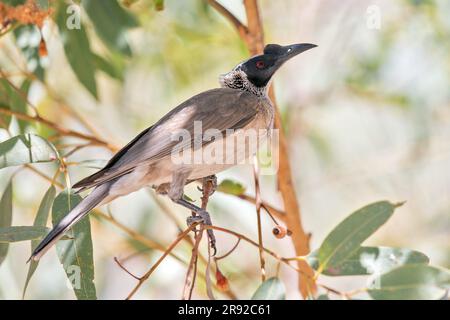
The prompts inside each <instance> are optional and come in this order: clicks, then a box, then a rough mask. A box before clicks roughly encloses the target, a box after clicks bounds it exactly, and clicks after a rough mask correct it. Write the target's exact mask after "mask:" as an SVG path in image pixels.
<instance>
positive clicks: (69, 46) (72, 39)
mask: <svg viewBox="0 0 450 320" xmlns="http://www.w3.org/2000/svg"><path fill="white" fill-rule="evenodd" d="M98 2H102V3H104V2H105V1H98ZM105 3H106V2H105ZM108 3H109V1H108ZM67 8H68V7H67V5H66V4H61V5H60V6H59V8H58V12H57V15H56V23H57V24H58V29H59V34H60V36H61V40H62V43H63V45H64V52H65V54H66V57H67V60H68V61H69V64H70V66H71V68H72V70H73V72H74V73H75V75H76V76H77V78H78V80H79V81H80V83H81V84H82V85H83V86H84V87H85V88H86V89H87V90H88V91H89V92H90V93H91V94H92V95H93V96H94V97H95V98H96V99H97V98H98V95H97V83H96V81H95V70H96V68H95V57H94V54H93V53H92V51H91V46H90V43H89V38H88V36H87V34H86V30H85V26H84V25H83V24H82V23H81V22H80V28H76V27H73V26H69V25H68V24H67V19H68V14H67V12H68V11H67ZM69 12H70V11H69Z"/></svg>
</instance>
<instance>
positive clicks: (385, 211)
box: [318, 201, 398, 271]
mask: <svg viewBox="0 0 450 320" xmlns="http://www.w3.org/2000/svg"><path fill="white" fill-rule="evenodd" d="M397 206H398V205H394V204H391V203H389V202H387V201H380V202H375V203H372V204H369V205H367V206H365V207H363V208H361V209H359V210H357V211H356V212H354V213H352V214H351V215H350V216H349V217H347V218H346V219H345V220H344V221H342V222H341V223H340V224H339V225H338V226H337V227H336V228H334V230H333V231H331V233H330V234H329V235H328V236H327V237H326V238H325V240H324V241H323V243H322V245H321V246H320V248H319V254H318V258H319V264H320V265H319V271H323V270H325V269H329V268H330V267H336V266H338V265H339V264H340V263H341V262H342V261H344V260H345V259H347V258H348V257H349V256H351V255H352V254H353V253H354V252H355V251H356V250H358V249H359V247H360V245H361V243H362V242H363V241H365V240H366V239H367V238H368V237H369V236H370V235H372V234H373V233H374V232H375V231H376V230H377V229H378V228H379V227H380V226H382V225H383V224H384V223H385V222H386V221H387V220H388V219H389V218H390V217H391V216H392V214H393V213H394V210H395V208H396V207H397Z"/></svg>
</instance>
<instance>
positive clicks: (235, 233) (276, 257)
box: [205, 226, 309, 277]
mask: <svg viewBox="0 0 450 320" xmlns="http://www.w3.org/2000/svg"><path fill="white" fill-rule="evenodd" d="M205 228H206V229H213V230H218V231H222V232H225V233H228V234H231V235H233V236H235V237H237V238H238V239H241V240H244V241H246V242H248V243H250V244H251V245H253V246H255V247H257V248H259V244H258V242H256V241H253V240H252V239H250V238H249V237H247V236H244V235H243V234H241V233H239V232H236V231H233V230H230V229H226V228H222V227H218V226H205ZM263 250H264V252H266V253H268V254H269V255H271V256H272V257H274V258H275V259H276V260H278V261H280V262H282V263H284V264H285V265H287V266H288V267H290V268H291V269H293V270H295V271H297V272H298V273H300V274H304V273H303V271H302V270H300V269H299V268H297V267H295V266H293V265H292V264H290V263H289V261H292V260H293V259H292V258H283V257H281V256H280V255H278V254H277V253H275V252H274V251H272V250H270V249H267V248H266V247H263ZM305 276H307V277H309V276H308V275H305Z"/></svg>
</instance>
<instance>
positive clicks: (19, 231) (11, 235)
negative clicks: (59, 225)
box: [0, 226, 50, 243]
mask: <svg viewBox="0 0 450 320" xmlns="http://www.w3.org/2000/svg"><path fill="white" fill-rule="evenodd" d="M49 230H50V229H49V228H46V227H34V226H12V227H0V243H11V242H20V241H27V240H36V239H41V238H43V237H44V236H45V235H46V234H47V233H48V231H49Z"/></svg>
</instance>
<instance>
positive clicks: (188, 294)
mask: <svg viewBox="0 0 450 320" xmlns="http://www.w3.org/2000/svg"><path fill="white" fill-rule="evenodd" d="M204 230H205V229H204V227H203V225H200V230H199V231H197V235H196V236H195V244H194V246H193V247H192V255H191V260H190V262H189V266H188V269H187V272H186V279H185V281H184V288H183V295H182V300H191V298H192V292H193V291H194V286H195V279H196V278H197V261H198V247H199V245H200V242H201V240H202V237H203V231H204Z"/></svg>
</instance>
